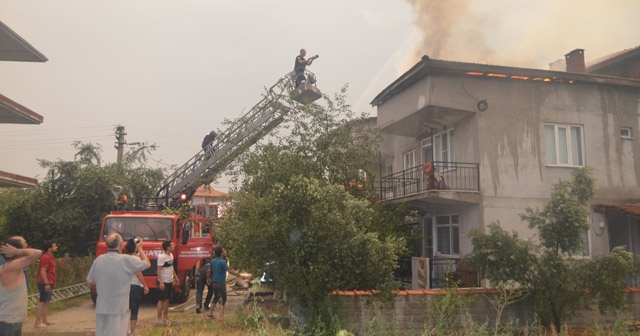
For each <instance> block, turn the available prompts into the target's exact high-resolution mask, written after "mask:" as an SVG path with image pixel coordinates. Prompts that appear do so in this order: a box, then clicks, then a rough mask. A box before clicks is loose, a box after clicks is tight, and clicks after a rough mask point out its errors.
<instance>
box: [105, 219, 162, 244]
mask: <svg viewBox="0 0 640 336" xmlns="http://www.w3.org/2000/svg"><path fill="white" fill-rule="evenodd" d="M104 231H105V232H103V234H102V237H103V239H104V238H106V237H107V236H108V235H110V234H112V233H119V234H120V235H121V236H122V238H123V239H125V240H127V239H130V238H134V237H140V238H142V239H143V240H157V241H162V240H171V239H173V221H172V220H171V218H139V217H137V218H131V217H117V218H107V221H106V222H105V224H104Z"/></svg>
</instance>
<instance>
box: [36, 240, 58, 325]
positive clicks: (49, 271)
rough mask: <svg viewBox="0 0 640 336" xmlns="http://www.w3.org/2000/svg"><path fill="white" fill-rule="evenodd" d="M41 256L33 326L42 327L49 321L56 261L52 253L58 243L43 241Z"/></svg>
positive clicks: (55, 250) (56, 249) (56, 248)
mask: <svg viewBox="0 0 640 336" xmlns="http://www.w3.org/2000/svg"><path fill="white" fill-rule="evenodd" d="M42 251H43V252H44V253H43V254H42V257H41V258H40V264H39V265H38V292H40V300H39V301H38V307H37V309H36V323H35V325H34V328H44V327H46V326H48V325H50V324H53V323H51V322H49V318H48V317H49V316H48V311H49V302H51V292H52V291H53V289H54V288H55V285H56V262H55V259H54V257H53V254H54V253H55V252H57V251H58V245H57V244H56V243H55V242H54V241H53V240H48V241H46V242H44V245H43V246H42Z"/></svg>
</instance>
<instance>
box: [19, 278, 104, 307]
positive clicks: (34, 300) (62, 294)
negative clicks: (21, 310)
mask: <svg viewBox="0 0 640 336" xmlns="http://www.w3.org/2000/svg"><path fill="white" fill-rule="evenodd" d="M90 291H91V289H90V288H89V285H88V284H87V283H80V284H77V285H72V286H67V287H63V288H56V289H54V290H53V291H52V292H51V302H56V301H62V300H66V299H70V298H72V297H76V296H80V295H83V294H87V293H89V292H90ZM39 300H40V294H39V293H38V294H32V295H29V296H28V297H27V308H28V309H33V308H35V307H36V306H37V305H38V301H39Z"/></svg>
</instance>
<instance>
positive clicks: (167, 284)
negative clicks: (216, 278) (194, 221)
mask: <svg viewBox="0 0 640 336" xmlns="http://www.w3.org/2000/svg"><path fill="white" fill-rule="evenodd" d="M175 247H176V245H175V244H174V243H173V242H171V241H168V240H167V241H163V242H162V249H163V250H164V253H162V254H160V255H159V256H158V271H157V273H158V289H159V290H160V298H159V299H158V323H166V322H168V320H169V301H171V298H172V297H173V284H174V281H175V282H176V285H177V286H179V285H180V280H179V279H178V275H177V274H176V271H175V269H174V267H173V254H171V252H173V249H175Z"/></svg>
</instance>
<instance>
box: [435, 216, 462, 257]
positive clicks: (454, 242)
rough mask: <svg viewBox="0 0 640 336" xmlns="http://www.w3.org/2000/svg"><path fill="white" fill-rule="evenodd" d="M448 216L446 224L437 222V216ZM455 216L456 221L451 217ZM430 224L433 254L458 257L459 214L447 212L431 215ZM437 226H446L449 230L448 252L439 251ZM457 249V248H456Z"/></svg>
mask: <svg viewBox="0 0 640 336" xmlns="http://www.w3.org/2000/svg"><path fill="white" fill-rule="evenodd" d="M444 217H448V223H447V224H438V219H439V218H444ZM454 217H455V219H456V221H455V223H454V221H453V218H454ZM432 225H433V244H432V245H433V249H434V251H435V253H434V254H435V256H438V257H446V258H459V257H460V215H459V214H447V215H437V216H433V217H432ZM439 228H448V231H449V242H448V244H449V246H448V247H449V251H448V253H444V252H441V251H440V250H441V248H440V244H439V237H438V235H439V232H438V229H439ZM456 249H457V250H456Z"/></svg>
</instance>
